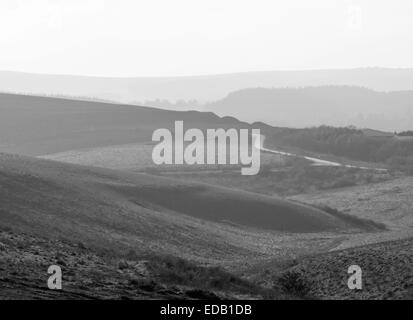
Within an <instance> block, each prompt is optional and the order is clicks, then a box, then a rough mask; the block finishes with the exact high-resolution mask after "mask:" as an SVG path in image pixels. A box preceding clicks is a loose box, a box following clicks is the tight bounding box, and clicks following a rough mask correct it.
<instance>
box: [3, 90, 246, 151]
mask: <svg viewBox="0 0 413 320" xmlns="http://www.w3.org/2000/svg"><path fill="white" fill-rule="evenodd" d="M175 120H182V121H184V125H185V126H188V127H195V128H200V129H202V128H216V127H223V128H226V127H238V126H247V124H243V123H241V122H239V121H237V120H236V119H234V118H229V117H227V118H220V117H218V116H216V115H215V114H213V113H211V112H198V111H182V112H178V111H168V110H162V109H156V108H149V107H139V106H132V105H120V104H113V103H103V102H91V101H82V100H69V99H59V98H47V97H38V96H25V95H14V94H0V152H1V151H3V152H10V153H19V154H25V155H43V154H49V153H56V152H62V151H67V150H73V149H80V148H88V147H101V146H108V145H115V144H125V143H135V142H146V141H151V137H152V133H153V131H154V130H155V129H158V128H171V129H172V128H173V125H174V121H175Z"/></svg>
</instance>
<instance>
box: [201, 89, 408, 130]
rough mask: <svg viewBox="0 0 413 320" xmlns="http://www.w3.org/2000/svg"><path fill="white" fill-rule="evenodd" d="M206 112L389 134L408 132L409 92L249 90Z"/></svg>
mask: <svg viewBox="0 0 413 320" xmlns="http://www.w3.org/2000/svg"><path fill="white" fill-rule="evenodd" d="M205 110H208V111H213V112H216V113H217V114H219V115H231V116H234V117H237V118H238V119H240V120H244V121H264V122H266V123H268V124H271V125H277V126H285V127H309V126H319V125H331V126H349V125H354V126H357V127H359V128H372V129H378V130H385V131H390V132H394V131H395V130H397V131H399V130H408V129H409V128H413V90H412V91H394V92H387V93H386V92H377V91H373V90H370V89H365V88H360V87H348V86H322V87H305V88H272V89H271V88H250V89H244V90H240V91H235V92H232V93H230V94H229V95H228V96H227V97H225V98H224V99H221V100H219V101H217V102H214V103H211V104H209V105H208V106H206V108H205Z"/></svg>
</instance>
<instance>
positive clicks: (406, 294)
mask: <svg viewBox="0 0 413 320" xmlns="http://www.w3.org/2000/svg"><path fill="white" fill-rule="evenodd" d="M412 244H413V239H412V238H408V239H403V240H398V241H388V242H381V243H377V244H372V245H365V246H360V247H354V248H349V249H346V250H339V251H333V252H329V253H322V254H316V255H311V256H308V257H304V258H301V259H296V260H290V261H283V262H281V263H280V261H272V262H269V263H266V264H261V265H259V266H256V267H255V268H254V269H252V270H250V272H251V273H253V274H254V273H255V276H254V277H256V278H257V279H259V281H260V283H262V284H263V283H266V284H267V286H274V285H275V286H280V287H281V288H284V291H286V292H289V293H290V294H292V293H294V294H295V295H298V296H306V297H311V298H316V299H339V300H342V299H345V300H347V299H351V300H365V299H367V300H383V299H384V300H388V299H390V300H400V299H403V300H406V299H407V300H411V299H413V291H412V288H413V268H412V265H413V247H412ZM351 265H358V266H360V268H361V270H362V289H361V290H350V289H349V288H348V285H347V282H348V279H349V277H350V274H348V268H349V266H351Z"/></svg>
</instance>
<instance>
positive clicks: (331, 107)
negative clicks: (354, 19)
mask: <svg viewBox="0 0 413 320" xmlns="http://www.w3.org/2000/svg"><path fill="white" fill-rule="evenodd" d="M411 90H413V69H386V68H359V69H347V70H344V69H343V70H308V71H266V72H245V73H234V74H223V75H205V76H192V77H147V78H109V77H108V78H105V77H86V76H72V75H44V74H30V73H20V72H8V71H0V91H2V92H10V93H17V94H22V93H24V94H32V95H43V96H52V97H61V98H69V99H72V100H73V99H76V100H88V101H96V102H108V103H127V104H133V105H139V106H141V105H145V106H149V107H159V108H163V109H168V110H198V111H212V112H215V113H217V114H218V115H222V116H234V117H238V118H239V119H240V120H242V121H247V122H250V123H251V122H254V121H263V122H266V123H268V124H270V125H275V126H286V127H296V128H302V127H308V126H319V125H332V126H349V125H354V126H356V127H360V128H372V129H378V130H386V131H390V132H394V131H405V130H409V129H410V128H411V127H412V125H413V120H412V111H411V108H412V102H411V101H412V96H413V94H412V91H411Z"/></svg>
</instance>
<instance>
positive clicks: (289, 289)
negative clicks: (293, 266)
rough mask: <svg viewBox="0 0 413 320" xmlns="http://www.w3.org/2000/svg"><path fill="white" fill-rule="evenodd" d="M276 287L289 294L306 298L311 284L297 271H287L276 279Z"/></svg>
mask: <svg viewBox="0 0 413 320" xmlns="http://www.w3.org/2000/svg"><path fill="white" fill-rule="evenodd" d="M278 285H280V286H281V288H282V289H283V290H284V291H285V292H286V293H289V294H293V295H296V296H299V297H308V295H309V293H310V291H311V286H312V283H311V281H309V280H308V279H307V278H306V277H305V276H304V275H303V274H301V273H300V272H298V271H287V272H286V273H284V274H283V275H282V276H281V277H280V278H279V279H278Z"/></svg>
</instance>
